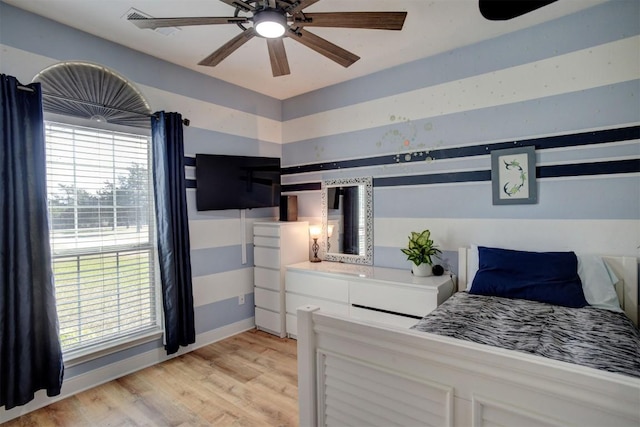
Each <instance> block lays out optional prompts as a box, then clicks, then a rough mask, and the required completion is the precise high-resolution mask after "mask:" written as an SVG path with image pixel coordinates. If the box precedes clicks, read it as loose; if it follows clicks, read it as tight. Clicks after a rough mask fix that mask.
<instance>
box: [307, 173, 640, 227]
mask: <svg viewBox="0 0 640 427" xmlns="http://www.w3.org/2000/svg"><path fill="white" fill-rule="evenodd" d="M538 188H539V191H538V193H539V196H540V197H539V199H540V200H539V203H538V204H535V205H511V206H500V207H496V206H493V204H492V202H491V198H492V197H491V192H492V190H491V185H490V183H489V181H484V182H478V183H473V184H454V185H432V186H406V187H382V188H376V189H375V190H374V194H373V200H374V204H373V217H374V218H377V219H382V218H387V219H392V218H403V219H406V218H452V219H453V218H465V219H469V218H475V219H485V218H486V219H497V218H510V219H511V218H513V219H519V220H525V221H526V220H528V219H552V220H561V219H581V220H582V219H584V220H591V219H605V220H637V219H639V218H640V209H639V206H640V191H638V188H640V178H639V177H638V176H637V175H616V176H609V177H606V178H596V179H585V178H583V177H577V178H573V179H555V180H548V181H544V182H539V183H538ZM298 198H300V196H298ZM316 203H319V202H317V201H316ZM569 206H570V207H569Z"/></svg>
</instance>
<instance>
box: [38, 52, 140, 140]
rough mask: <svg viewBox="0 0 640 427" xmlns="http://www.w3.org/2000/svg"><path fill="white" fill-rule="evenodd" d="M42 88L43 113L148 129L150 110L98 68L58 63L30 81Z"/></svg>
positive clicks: (135, 94) (127, 85)
mask: <svg viewBox="0 0 640 427" xmlns="http://www.w3.org/2000/svg"><path fill="white" fill-rule="evenodd" d="M33 81H34V82H38V83H40V84H41V85H42V94H43V97H42V98H43V99H42V101H43V108H44V111H47V112H51V113H56V114H64V115H67V116H74V117H82V118H87V119H93V120H96V121H106V122H109V123H115V124H120V125H126V126H134V127H144V128H148V127H149V126H150V123H149V115H150V114H151V108H150V107H149V104H148V103H147V101H146V100H145V99H144V97H143V96H142V94H141V93H140V92H139V91H138V90H137V89H136V88H135V86H134V85H133V84H132V83H131V82H129V81H128V80H127V79H125V78H124V77H122V76H121V75H119V74H118V73H116V72H115V71H113V70H110V69H108V68H106V67H104V66H102V65H97V64H91V63H87V62H61V63H58V64H55V65H52V66H51V67H48V68H46V69H44V70H43V71H41V72H40V73H38V75H36V77H35V78H34V79H33Z"/></svg>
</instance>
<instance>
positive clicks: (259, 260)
mask: <svg viewBox="0 0 640 427" xmlns="http://www.w3.org/2000/svg"><path fill="white" fill-rule="evenodd" d="M253 263H254V264H255V265H257V266H259V267H271V268H280V251H279V250H278V249H272V248H262V247H254V248H253Z"/></svg>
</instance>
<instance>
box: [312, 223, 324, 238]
mask: <svg viewBox="0 0 640 427" xmlns="http://www.w3.org/2000/svg"><path fill="white" fill-rule="evenodd" d="M320 234H322V227H321V226H319V225H310V226H309V236H311V238H312V239H317V238H319V237H320Z"/></svg>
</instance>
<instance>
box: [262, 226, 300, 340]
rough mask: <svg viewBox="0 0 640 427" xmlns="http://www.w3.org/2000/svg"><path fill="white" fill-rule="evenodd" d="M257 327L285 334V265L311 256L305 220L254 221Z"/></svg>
mask: <svg viewBox="0 0 640 427" xmlns="http://www.w3.org/2000/svg"><path fill="white" fill-rule="evenodd" d="M253 245H254V248H253V260H254V265H255V268H254V273H253V274H254V299H255V310H256V314H255V321H256V327H257V328H258V329H261V330H263V331H266V332H270V333H272V334H275V335H278V336H280V337H282V338H283V337H285V335H286V326H285V316H286V312H285V301H284V300H285V295H284V277H285V268H284V267H285V266H286V265H289V264H294V263H298V262H301V261H306V260H308V259H309V223H308V222H306V221H296V222H276V221H268V222H267V221H259V222H254V223H253Z"/></svg>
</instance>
